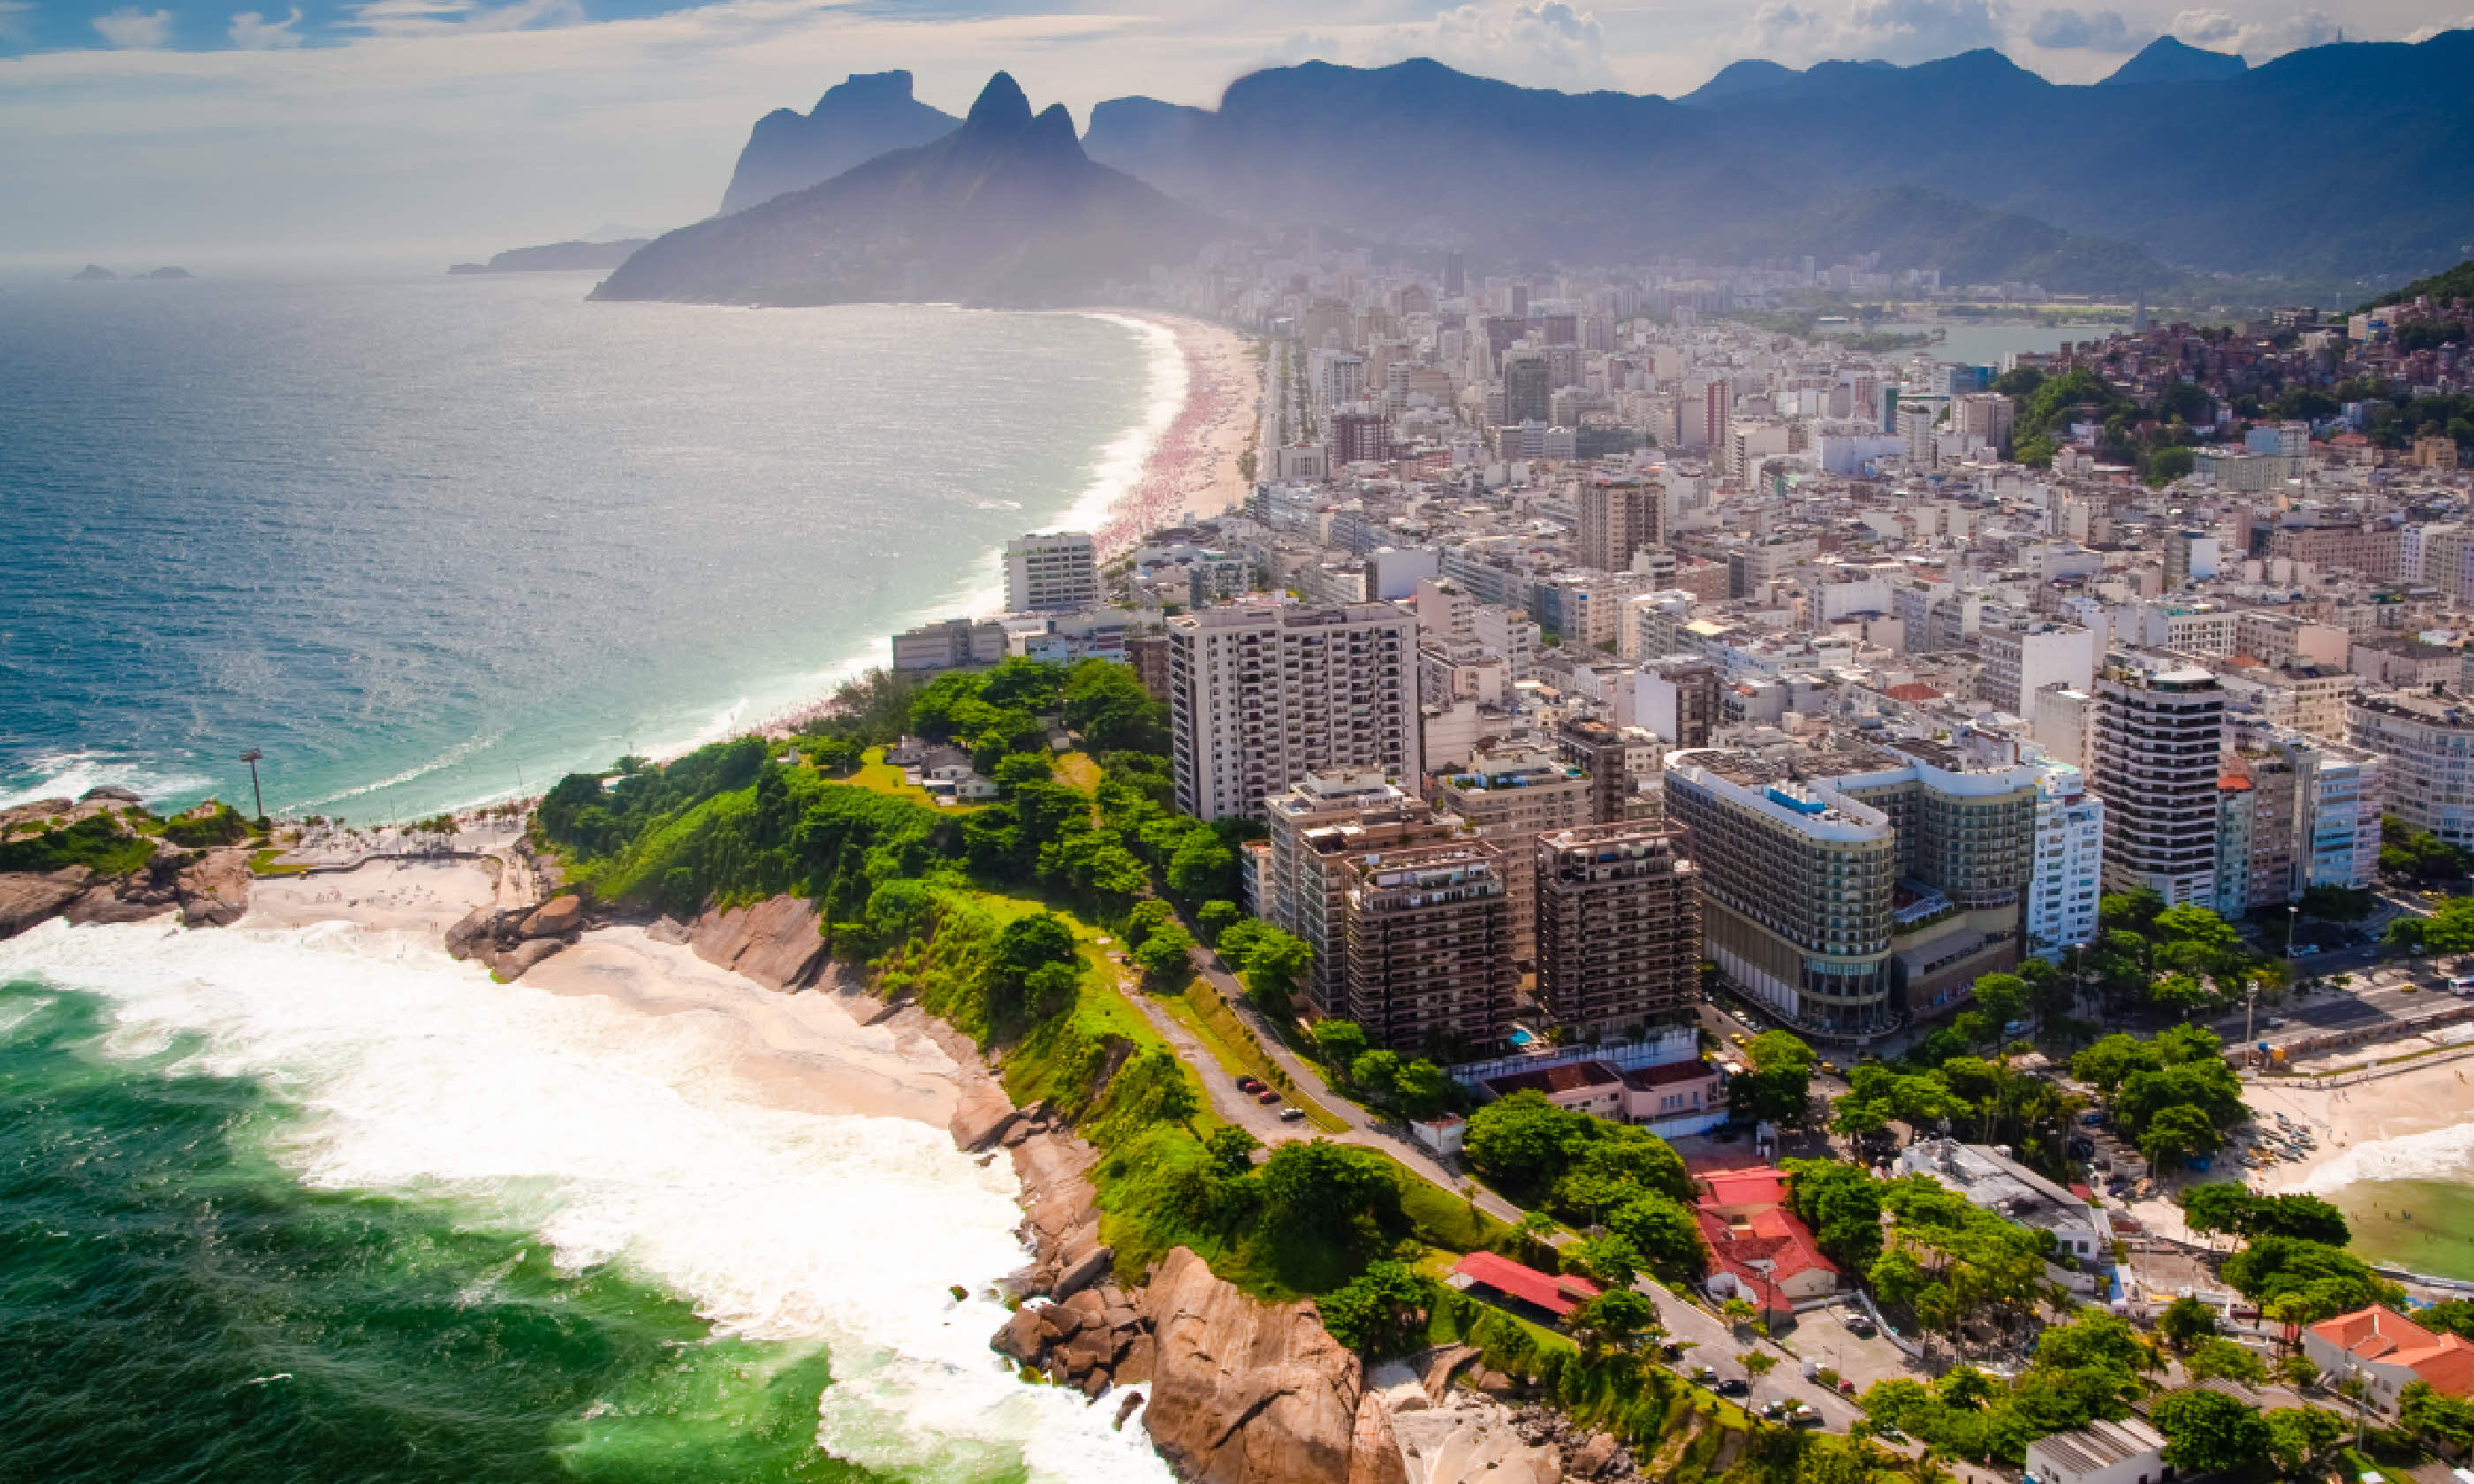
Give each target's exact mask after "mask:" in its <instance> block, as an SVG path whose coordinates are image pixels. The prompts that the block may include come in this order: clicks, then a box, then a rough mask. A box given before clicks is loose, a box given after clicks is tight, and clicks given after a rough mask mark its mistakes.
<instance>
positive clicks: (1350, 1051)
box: [1314, 1020, 1368, 1076]
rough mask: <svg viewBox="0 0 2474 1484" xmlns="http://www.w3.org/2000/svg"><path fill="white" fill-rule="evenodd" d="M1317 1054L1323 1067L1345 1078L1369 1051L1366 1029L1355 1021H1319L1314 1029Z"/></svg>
mask: <svg viewBox="0 0 2474 1484" xmlns="http://www.w3.org/2000/svg"><path fill="white" fill-rule="evenodd" d="M1314 1041H1315V1052H1316V1054H1317V1055H1319V1056H1321V1057H1322V1060H1323V1065H1326V1066H1330V1067H1332V1068H1334V1069H1336V1070H1338V1071H1339V1072H1340V1073H1341V1074H1342V1075H1343V1076H1346V1075H1347V1069H1348V1067H1349V1066H1351V1065H1354V1064H1355V1063H1356V1061H1357V1059H1358V1058H1359V1057H1360V1056H1363V1055H1365V1053H1366V1049H1367V1045H1368V1042H1367V1040H1366V1029H1365V1027H1363V1026H1361V1025H1359V1024H1358V1023H1357V1022H1356V1021H1354V1020H1318V1021H1316V1022H1315V1028H1314Z"/></svg>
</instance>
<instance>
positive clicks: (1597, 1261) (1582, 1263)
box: [1563, 1233, 1647, 1288]
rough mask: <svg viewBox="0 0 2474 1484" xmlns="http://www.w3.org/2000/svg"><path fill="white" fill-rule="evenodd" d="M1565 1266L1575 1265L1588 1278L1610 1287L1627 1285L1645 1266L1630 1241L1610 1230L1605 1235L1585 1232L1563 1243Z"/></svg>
mask: <svg viewBox="0 0 2474 1484" xmlns="http://www.w3.org/2000/svg"><path fill="white" fill-rule="evenodd" d="M1563 1260H1564V1267H1565V1269H1566V1270H1569V1269H1570V1268H1572V1267H1574V1266H1575V1265H1577V1266H1578V1267H1579V1268H1580V1270H1581V1271H1582V1272H1584V1273H1586V1274H1588V1275H1589V1280H1590V1281H1592V1282H1595V1283H1598V1284H1601V1285H1603V1286H1605V1287H1609V1288H1629V1287H1631V1286H1632V1284H1633V1280H1634V1279H1636V1278H1638V1277H1639V1276H1640V1270H1641V1269H1642V1268H1643V1267H1644V1266H1646V1265H1647V1264H1645V1263H1644V1262H1642V1260H1641V1256H1640V1254H1639V1253H1638V1252H1637V1251H1635V1250H1634V1248H1633V1245H1632V1243H1630V1242H1628V1241H1626V1240H1624V1239H1623V1238H1622V1237H1620V1236H1617V1235H1615V1234H1614V1233H1608V1234H1606V1235H1605V1236H1585V1237H1583V1238H1581V1239H1580V1240H1579V1241H1577V1242H1574V1243H1572V1244H1571V1245H1570V1246H1568V1247H1565V1248H1564V1253H1563Z"/></svg>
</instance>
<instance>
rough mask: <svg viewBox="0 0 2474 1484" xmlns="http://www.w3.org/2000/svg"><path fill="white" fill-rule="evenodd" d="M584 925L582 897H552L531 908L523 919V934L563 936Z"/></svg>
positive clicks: (526, 935) (548, 936)
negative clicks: (529, 914)
mask: <svg viewBox="0 0 2474 1484" xmlns="http://www.w3.org/2000/svg"><path fill="white" fill-rule="evenodd" d="M583 925H584V898H580V897H553V898H550V899H549V900H547V901H546V902H543V903H542V904H541V905H540V906H538V907H535V908H534V909H533V915H532V916H530V917H528V918H526V919H524V925H523V935H524V936H525V937H527V938H564V937H566V936H567V935H568V934H570V933H571V932H574V931H576V930H577V929H578V928H580V927H582V926H583Z"/></svg>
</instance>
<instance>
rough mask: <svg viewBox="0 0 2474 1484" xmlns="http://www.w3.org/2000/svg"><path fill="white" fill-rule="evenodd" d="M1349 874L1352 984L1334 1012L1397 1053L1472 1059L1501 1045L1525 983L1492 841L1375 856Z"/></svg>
mask: <svg viewBox="0 0 2474 1484" xmlns="http://www.w3.org/2000/svg"><path fill="white" fill-rule="evenodd" d="M1341 869H1342V871H1343V872H1344V874H1345V877H1346V886H1345V887H1344V889H1343V892H1342V898H1341V905H1342V918H1343V927H1344V940H1343V941H1344V944H1345V948H1344V954H1345V963H1344V975H1345V981H1346V982H1345V983H1344V984H1343V985H1342V986H1341V987H1340V989H1339V991H1338V993H1337V994H1336V996H1335V1000H1334V1013H1335V1014H1338V1015H1341V1016H1343V1017H1346V1018H1347V1019H1351V1020H1354V1021H1356V1022H1357V1023H1358V1024H1359V1025H1361V1026H1364V1027H1365V1029H1366V1035H1367V1039H1368V1040H1370V1041H1373V1042H1374V1044H1376V1045H1378V1046H1389V1047H1391V1048H1392V1049H1394V1050H1395V1051H1401V1052H1413V1051H1423V1052H1433V1053H1442V1054H1443V1056H1444V1057H1445V1058H1446V1059H1450V1060H1466V1059H1467V1057H1468V1056H1469V1055H1470V1054H1471V1053H1483V1052H1487V1051H1492V1050H1494V1049H1496V1048H1498V1047H1500V1046H1501V1045H1502V1043H1503V1041H1504V1038H1505V1037H1506V1036H1507V1035H1509V1034H1510V1033H1511V1029H1512V1017H1513V998H1514V993H1515V992H1516V989H1517V987H1518V984H1519V980H1518V977H1517V975H1516V974H1515V973H1514V971H1513V964H1512V905H1511V901H1510V899H1509V897H1508V896H1507V894H1506V891H1505V888H1504V883H1503V874H1502V851H1501V850H1500V849H1499V848H1498V847H1497V846H1496V845H1495V844H1494V842H1492V841H1491V840H1452V841H1444V842H1440V843H1437V844H1433V845H1421V846H1411V847H1409V848H1407V849H1404V850H1377V851H1370V852H1368V853H1366V854H1363V855H1355V856H1351V857H1349V858H1348V859H1347V861H1346V862H1345V863H1344V864H1343V866H1342V868H1341Z"/></svg>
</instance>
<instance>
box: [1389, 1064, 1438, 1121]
mask: <svg viewBox="0 0 2474 1484" xmlns="http://www.w3.org/2000/svg"><path fill="white" fill-rule="evenodd" d="M1451 1095H1452V1079H1451V1076H1450V1074H1449V1073H1447V1072H1445V1071H1444V1070H1443V1068H1442V1067H1440V1066H1437V1065H1435V1064H1434V1063H1432V1062H1430V1061H1427V1060H1426V1059H1425V1058H1424V1057H1419V1058H1418V1059H1417V1060H1415V1061H1413V1062H1411V1063H1410V1064H1409V1065H1406V1066H1403V1067H1401V1068H1400V1075H1399V1076H1398V1077H1397V1078H1396V1079H1395V1080H1394V1082H1393V1084H1392V1097H1393V1101H1394V1102H1395V1103H1396V1104H1398V1106H1399V1109H1400V1113H1401V1114H1402V1116H1404V1117H1410V1118H1431V1117H1433V1116H1434V1115H1435V1114H1436V1113H1440V1112H1442V1111H1443V1103H1444V1101H1445V1100H1446V1099H1448V1098H1449V1097H1450V1096H1451Z"/></svg>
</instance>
